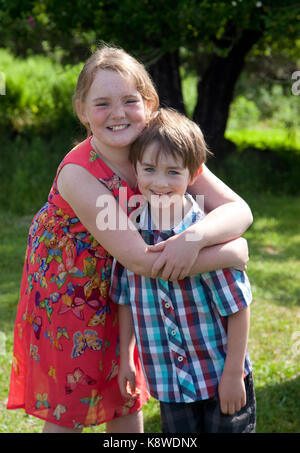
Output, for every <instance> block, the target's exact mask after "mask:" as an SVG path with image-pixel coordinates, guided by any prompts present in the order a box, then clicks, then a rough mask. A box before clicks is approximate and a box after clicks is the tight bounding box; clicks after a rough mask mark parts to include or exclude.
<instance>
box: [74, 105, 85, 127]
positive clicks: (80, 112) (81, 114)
mask: <svg viewBox="0 0 300 453" xmlns="http://www.w3.org/2000/svg"><path fill="white" fill-rule="evenodd" d="M75 110H76V113H77V116H78V118H79V119H80V121H81V122H82V124H84V125H86V124H88V120H87V116H86V111H85V106H84V104H83V103H82V102H80V101H79V99H77V100H76V101H75Z"/></svg>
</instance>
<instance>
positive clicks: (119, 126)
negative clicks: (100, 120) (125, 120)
mask: <svg viewBox="0 0 300 453" xmlns="http://www.w3.org/2000/svg"><path fill="white" fill-rule="evenodd" d="M128 127H129V124H116V125H115V126H107V129H109V130H110V131H123V130H124V129H127V128H128Z"/></svg>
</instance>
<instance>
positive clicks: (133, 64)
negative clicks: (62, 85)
mask: <svg viewBox="0 0 300 453" xmlns="http://www.w3.org/2000/svg"><path fill="white" fill-rule="evenodd" d="M98 69H107V70H111V71H116V72H118V73H119V74H121V75H122V76H124V77H130V78H131V80H133V81H134V83H135V86H136V89H137V90H138V91H139V92H140V94H141V96H142V98H143V99H144V101H145V102H146V104H147V107H148V109H149V110H150V111H151V112H152V113H153V112H154V111H155V110H156V109H157V108H158V106H159V98H158V94H157V92H156V89H155V87H154V84H153V81H152V80H151V77H150V75H149V74H148V72H147V70H146V68H145V67H144V65H143V64H142V63H140V62H139V61H137V60H136V59H135V58H134V57H132V56H131V55H129V54H128V53H127V52H125V50H123V49H121V48H118V47H114V46H110V45H107V44H103V45H102V46H101V47H99V48H98V49H97V50H96V51H95V52H94V53H93V54H92V55H91V56H90V57H89V59H88V60H87V62H86V63H85V65H84V67H83V69H82V71H81V73H80V74H79V77H78V81H77V86H76V90H75V94H74V96H73V105H74V109H75V111H76V114H77V116H78V118H79V120H80V121H81V123H82V124H83V125H84V126H85V127H86V129H87V132H88V135H91V130H90V127H89V124H86V123H85V122H84V121H83V119H82V117H81V108H82V106H83V104H84V102H85V99H86V96H87V94H88V91H89V89H90V86H91V85H92V83H93V80H94V77H95V74H96V72H97V71H98Z"/></svg>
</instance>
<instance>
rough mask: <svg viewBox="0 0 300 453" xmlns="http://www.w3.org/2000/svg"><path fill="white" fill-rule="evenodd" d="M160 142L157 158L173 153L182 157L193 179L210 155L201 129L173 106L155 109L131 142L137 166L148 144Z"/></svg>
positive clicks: (131, 151)
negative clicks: (172, 107)
mask: <svg viewBox="0 0 300 453" xmlns="http://www.w3.org/2000/svg"><path fill="white" fill-rule="evenodd" d="M154 142H155V143H157V144H158V149H157V154H156V161H157V159H158V157H159V155H160V153H164V154H168V153H170V154H171V155H172V156H173V157H174V158H175V159H176V160H178V159H181V160H182V163H183V167H184V168H188V170H189V172H190V177H191V178H192V179H193V178H194V177H195V176H196V175H197V174H198V172H199V168H200V167H201V165H202V164H203V163H204V162H206V158H207V155H208V154H211V153H210V151H209V150H208V148H207V145H206V143H205V140H204V137H203V134H202V132H201V129H200V128H199V127H198V126H197V124H196V123H194V122H193V121H191V120H189V119H188V118H187V117H186V116H185V115H182V114H181V113H179V112H177V111H176V110H174V109H171V108H161V109H159V110H158V111H157V112H155V113H154V114H153V116H152V118H151V119H150V121H149V123H148V124H147V126H146V127H145V129H144V130H143V132H142V134H141V135H140V136H139V137H138V138H137V139H136V140H135V141H134V143H133V144H132V145H131V148H130V153H129V159H130V161H131V163H132V164H133V165H134V167H135V168H136V164H137V162H141V161H142V158H143V154H144V152H145V149H146V148H147V146H149V145H151V144H152V143H154Z"/></svg>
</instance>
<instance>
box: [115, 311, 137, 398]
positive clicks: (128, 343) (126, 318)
mask: <svg viewBox="0 0 300 453" xmlns="http://www.w3.org/2000/svg"><path fill="white" fill-rule="evenodd" d="M118 314H119V336H120V368H119V373H118V383H119V388H120V392H121V394H122V396H123V398H125V399H128V398H132V396H133V395H132V394H133V393H134V392H135V365H134V359H133V352H134V346H135V338H134V329H133V320H132V315H131V309H130V306H129V305H119V306H118ZM128 384H129V386H130V389H129V388H128ZM129 390H130V391H131V392H132V393H129Z"/></svg>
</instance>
